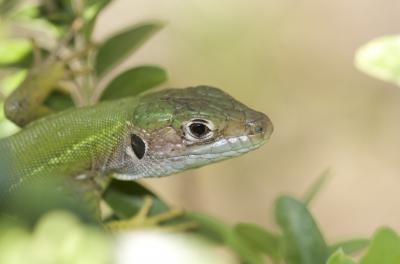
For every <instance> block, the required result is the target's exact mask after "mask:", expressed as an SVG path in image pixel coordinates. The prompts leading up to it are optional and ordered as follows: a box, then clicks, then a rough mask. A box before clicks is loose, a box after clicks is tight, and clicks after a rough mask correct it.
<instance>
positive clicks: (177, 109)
mask: <svg viewBox="0 0 400 264" xmlns="http://www.w3.org/2000/svg"><path fill="white" fill-rule="evenodd" d="M132 124H134V125H132V128H131V131H130V145H129V146H128V147H127V148H126V153H125V156H126V158H125V159H124V160H125V161H127V162H126V164H125V165H124V166H122V167H123V169H120V170H119V173H120V176H117V177H119V178H120V179H125V180H130V179H135V178H141V177H152V176H163V175H168V174H172V173H176V172H179V171H183V170H186V169H190V168H195V167H200V166H203V165H206V164H209V163H213V162H216V161H220V160H224V159H228V158H231V157H236V156H239V155H241V154H244V153H246V152H249V151H251V150H254V149H257V148H258V147H260V146H261V145H262V144H264V143H265V141H266V140H267V139H268V138H269V137H270V135H271V133H272V130H273V127H272V123H271V121H270V119H269V118H268V117H267V116H266V115H265V114H263V113H261V112H257V111H255V110H253V109H251V108H249V107H247V106H245V105H244V104H242V103H240V102H238V101H237V100H235V99H234V98H233V97H231V96H230V95H228V94H226V93H225V92H223V91H221V90H219V89H217V88H213V87H208V86H198V87H190V88H186V89H169V90H163V91H160V92H155V93H152V94H149V95H146V96H143V97H142V98H141V99H140V101H139V104H138V106H137V107H136V108H135V112H134V115H133V122H132Z"/></svg>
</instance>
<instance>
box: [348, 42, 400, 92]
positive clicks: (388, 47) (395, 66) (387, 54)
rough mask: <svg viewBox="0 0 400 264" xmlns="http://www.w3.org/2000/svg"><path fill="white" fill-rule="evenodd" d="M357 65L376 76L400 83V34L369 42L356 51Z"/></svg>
mask: <svg viewBox="0 0 400 264" xmlns="http://www.w3.org/2000/svg"><path fill="white" fill-rule="evenodd" d="M355 65H356V67H357V68H358V69H359V70H361V71H363V72H365V73H367V74H369V75H371V76H373V77H375V78H378V79H381V80H384V81H389V82H393V83H395V84H397V85H400V35H393V36H384V37H380V38H376V39H374V40H372V41H370V42H368V43H367V44H365V45H364V46H362V47H361V48H359V49H358V51H357V52H356V55H355Z"/></svg>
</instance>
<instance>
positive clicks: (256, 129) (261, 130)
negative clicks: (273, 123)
mask: <svg viewBox="0 0 400 264" xmlns="http://www.w3.org/2000/svg"><path fill="white" fill-rule="evenodd" d="M254 131H255V132H256V133H257V134H258V133H262V132H264V128H263V127H262V126H256V128H255V129H254Z"/></svg>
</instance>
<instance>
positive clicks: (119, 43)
mask: <svg viewBox="0 0 400 264" xmlns="http://www.w3.org/2000/svg"><path fill="white" fill-rule="evenodd" d="M161 28H162V24H161V23H144V24H140V25H135V26H133V27H130V28H128V29H126V30H124V31H122V32H120V33H118V34H115V35H113V36H111V37H110V38H108V39H107V40H106V41H105V42H104V43H103V44H102V45H101V46H100V47H99V50H98V52H97V55H96V61H95V69H96V73H97V75H98V76H100V77H101V76H103V75H104V74H105V73H107V72H108V71H109V70H111V69H112V68H113V67H115V66H116V65H117V64H118V63H120V62H121V61H122V60H123V59H125V58H126V57H128V56H129V55H130V54H131V53H132V52H134V51H136V50H137V49H138V48H139V47H140V46H141V45H142V44H143V43H144V42H145V41H146V40H147V39H148V38H149V37H151V36H152V35H153V34H154V33H155V32H157V31H158V30H160V29H161Z"/></svg>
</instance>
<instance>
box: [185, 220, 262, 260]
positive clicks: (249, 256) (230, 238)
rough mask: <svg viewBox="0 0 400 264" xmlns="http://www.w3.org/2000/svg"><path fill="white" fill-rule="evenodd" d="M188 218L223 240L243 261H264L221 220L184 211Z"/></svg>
mask: <svg viewBox="0 0 400 264" xmlns="http://www.w3.org/2000/svg"><path fill="white" fill-rule="evenodd" d="M186 217H187V219H189V220H194V221H196V222H197V223H199V224H200V227H201V228H202V229H205V230H207V231H208V232H209V233H213V235H214V236H215V237H217V238H218V239H220V240H222V241H224V243H225V244H226V245H227V246H229V247H230V248H231V249H232V250H233V251H234V252H236V253H237V255H238V256H239V257H240V258H241V259H242V260H243V261H244V262H245V263H251V264H258V263H260V264H262V263H265V262H264V261H263V258H262V257H261V255H260V254H258V253H257V252H256V251H255V250H253V249H252V248H251V247H249V246H248V245H247V243H246V242H245V241H244V240H242V239H241V237H240V236H238V235H237V234H236V233H235V232H234V230H233V228H231V227H230V226H228V225H226V224H225V223H223V222H222V221H220V220H218V219H216V218H213V217H211V216H207V215H205V214H201V213H186Z"/></svg>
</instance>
